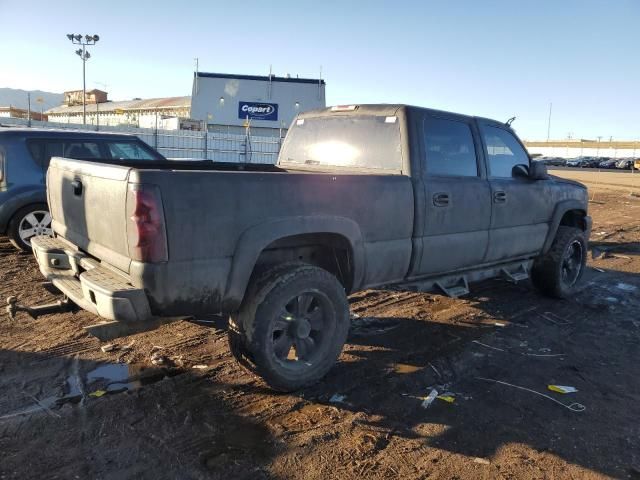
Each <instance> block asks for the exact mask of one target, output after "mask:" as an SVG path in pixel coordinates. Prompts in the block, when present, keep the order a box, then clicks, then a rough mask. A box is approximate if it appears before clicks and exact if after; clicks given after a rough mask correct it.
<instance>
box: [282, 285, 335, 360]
mask: <svg viewBox="0 0 640 480" xmlns="http://www.w3.org/2000/svg"><path fill="white" fill-rule="evenodd" d="M334 329H335V312H334V309H333V306H332V304H331V302H330V300H329V299H328V297H327V296H326V295H325V294H323V293H322V292H319V291H305V292H301V293H300V294H298V295H296V296H295V297H293V298H291V299H290V300H289V301H288V302H287V303H286V304H284V305H283V306H282V308H281V309H280V313H279V315H278V317H277V318H276V319H275V321H274V322H273V329H272V335H271V338H272V347H273V355H274V357H275V359H276V360H277V361H278V363H280V364H281V365H282V366H283V367H284V368H286V369H289V370H294V371H299V370H305V369H308V368H310V367H312V366H313V365H314V363H315V362H316V361H317V360H319V359H321V358H322V357H323V356H324V355H325V354H326V353H327V350H328V348H329V347H330V344H331V335H332V333H333V331H334Z"/></svg>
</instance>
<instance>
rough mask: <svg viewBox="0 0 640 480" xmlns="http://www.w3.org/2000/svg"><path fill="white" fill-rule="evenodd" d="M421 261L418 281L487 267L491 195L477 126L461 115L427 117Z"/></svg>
mask: <svg viewBox="0 0 640 480" xmlns="http://www.w3.org/2000/svg"><path fill="white" fill-rule="evenodd" d="M421 128H422V132H421V133H422V136H423V139H424V142H423V158H422V160H423V163H422V188H423V189H424V196H423V197H422V198H423V200H422V203H423V211H422V215H424V222H423V226H424V227H423V229H422V232H421V235H420V237H419V239H416V240H419V241H420V242H421V247H422V248H421V249H420V250H421V254H420V258H419V259H418V258H416V259H415V263H414V272H412V273H413V276H419V275H430V274H437V273H444V272H449V271H452V270H457V269H463V268H467V267H472V266H475V265H478V264H480V263H482V261H483V258H484V256H485V253H486V249H487V244H488V239H489V222H490V217H491V191H490V187H489V182H488V181H487V179H486V176H485V174H484V172H483V169H482V168H480V165H481V164H480V163H479V162H478V155H477V151H480V149H481V146H480V142H479V140H478V138H477V136H475V138H474V134H473V131H474V125H473V124H472V122H471V121H470V120H468V119H467V118H466V117H459V116H456V115H446V114H442V115H441V116H440V115H438V116H431V115H427V116H425V117H424V120H423V124H422V126H421Z"/></svg>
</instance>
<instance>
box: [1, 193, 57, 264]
mask: <svg viewBox="0 0 640 480" xmlns="http://www.w3.org/2000/svg"><path fill="white" fill-rule="evenodd" d="M52 234H53V231H52V229H51V214H50V213H49V208H48V207H47V205H46V204H44V203H38V204H34V205H28V206H26V207H23V208H21V209H20V210H18V211H17V212H16V213H15V215H14V216H13V218H11V221H10V222H9V228H8V230H7V236H8V237H9V240H11V243H13V245H14V246H15V247H17V248H19V249H20V250H24V251H25V252H29V251H31V239H32V238H33V237H35V236H38V235H48V236H50V235H52Z"/></svg>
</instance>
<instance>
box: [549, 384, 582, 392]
mask: <svg viewBox="0 0 640 480" xmlns="http://www.w3.org/2000/svg"><path fill="white" fill-rule="evenodd" d="M547 388H548V389H549V390H551V391H552V392H558V393H575V392H577V391H578V389H577V388H575V387H568V386H566V385H547Z"/></svg>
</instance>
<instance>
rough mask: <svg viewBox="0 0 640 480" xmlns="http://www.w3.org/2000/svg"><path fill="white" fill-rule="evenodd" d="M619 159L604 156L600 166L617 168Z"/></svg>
mask: <svg viewBox="0 0 640 480" xmlns="http://www.w3.org/2000/svg"><path fill="white" fill-rule="evenodd" d="M616 163H618V160H617V159H615V158H602V159H601V160H600V163H598V168H616Z"/></svg>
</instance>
